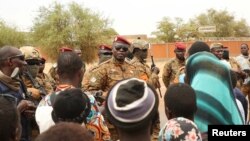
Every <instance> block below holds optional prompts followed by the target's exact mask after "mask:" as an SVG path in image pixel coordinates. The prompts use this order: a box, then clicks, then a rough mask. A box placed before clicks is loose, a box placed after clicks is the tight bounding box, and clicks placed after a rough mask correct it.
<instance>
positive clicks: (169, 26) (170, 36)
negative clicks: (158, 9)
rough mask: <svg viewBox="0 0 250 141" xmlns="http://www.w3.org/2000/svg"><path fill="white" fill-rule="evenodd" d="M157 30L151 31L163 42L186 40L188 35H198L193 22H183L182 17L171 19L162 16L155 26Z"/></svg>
mask: <svg viewBox="0 0 250 141" xmlns="http://www.w3.org/2000/svg"><path fill="white" fill-rule="evenodd" d="M157 29H158V30H157V31H155V32H152V34H153V35H155V36H156V38H157V39H158V40H160V41H163V42H165V43H166V42H174V41H177V40H178V41H186V40H189V38H190V37H196V36H198V33H197V27H196V26H195V25H194V23H184V21H183V19H182V18H175V19H174V20H173V21H171V19H170V18H166V17H164V18H163V20H162V21H160V22H159V24H158V26H157Z"/></svg>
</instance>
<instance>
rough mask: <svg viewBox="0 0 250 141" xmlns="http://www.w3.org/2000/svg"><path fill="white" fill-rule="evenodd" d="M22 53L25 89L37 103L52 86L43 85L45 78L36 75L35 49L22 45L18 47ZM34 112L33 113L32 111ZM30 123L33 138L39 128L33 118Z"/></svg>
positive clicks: (37, 55) (38, 63) (37, 62)
mask: <svg viewBox="0 0 250 141" xmlns="http://www.w3.org/2000/svg"><path fill="white" fill-rule="evenodd" d="M20 50H21V52H22V53H23V54H24V57H25V61H26V62H27V66H26V68H25V71H24V72H23V76H22V80H23V82H24V84H25V85H26V87H27V91H28V92H29V93H30V94H31V96H32V98H33V101H34V102H35V103H36V104H38V103H39V101H40V100H41V99H42V96H45V95H46V94H48V93H50V92H51V91H52V90H53V88H52V86H51V85H49V84H48V85H45V83H46V82H45V80H43V79H40V78H38V77H37V75H38V71H39V67H40V63H41V60H40V54H39V52H38V50H37V49H35V48H34V47H31V46H24V47H21V48H20ZM33 114H34V113H33ZM30 124H31V131H32V132H31V137H32V138H33V139H34V138H36V136H38V134H39V129H38V126H37V124H36V121H35V119H34V116H33V117H32V118H31V119H30Z"/></svg>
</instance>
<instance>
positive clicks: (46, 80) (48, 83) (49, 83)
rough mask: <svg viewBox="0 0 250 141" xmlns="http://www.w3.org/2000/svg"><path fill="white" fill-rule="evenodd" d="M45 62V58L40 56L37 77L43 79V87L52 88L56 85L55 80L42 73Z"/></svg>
mask: <svg viewBox="0 0 250 141" xmlns="http://www.w3.org/2000/svg"><path fill="white" fill-rule="evenodd" d="M45 63H46V59H45V58H43V57H42V58H41V59H40V66H39V71H38V75H37V77H38V78H39V79H40V80H43V82H44V85H45V87H48V86H52V88H53V90H54V89H55V87H56V86H55V85H56V84H55V81H54V80H52V79H51V78H50V77H49V76H48V75H47V74H46V73H44V68H45Z"/></svg>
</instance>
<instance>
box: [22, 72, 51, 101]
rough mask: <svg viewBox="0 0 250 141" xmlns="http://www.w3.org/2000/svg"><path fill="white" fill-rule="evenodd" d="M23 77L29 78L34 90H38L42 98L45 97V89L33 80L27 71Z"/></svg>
mask: <svg viewBox="0 0 250 141" xmlns="http://www.w3.org/2000/svg"><path fill="white" fill-rule="evenodd" d="M24 75H25V76H27V77H28V78H29V80H30V81H31V83H32V85H33V86H34V88H36V89H38V90H39V93H40V95H41V96H42V97H44V96H46V95H47V92H46V90H45V88H44V87H43V86H41V85H40V84H39V83H38V82H37V80H36V79H34V77H33V76H32V75H31V74H30V71H29V70H28V69H27V70H26V71H25V72H24Z"/></svg>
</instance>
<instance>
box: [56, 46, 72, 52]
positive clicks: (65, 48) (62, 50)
mask: <svg viewBox="0 0 250 141" xmlns="http://www.w3.org/2000/svg"><path fill="white" fill-rule="evenodd" d="M59 51H60V52H67V51H73V50H72V49H71V48H68V47H61V48H60V49H59Z"/></svg>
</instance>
